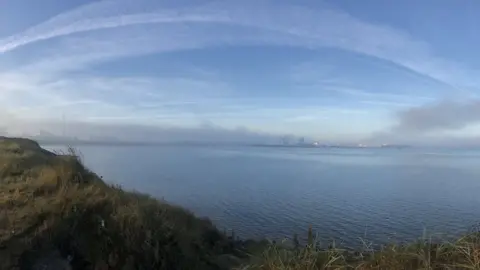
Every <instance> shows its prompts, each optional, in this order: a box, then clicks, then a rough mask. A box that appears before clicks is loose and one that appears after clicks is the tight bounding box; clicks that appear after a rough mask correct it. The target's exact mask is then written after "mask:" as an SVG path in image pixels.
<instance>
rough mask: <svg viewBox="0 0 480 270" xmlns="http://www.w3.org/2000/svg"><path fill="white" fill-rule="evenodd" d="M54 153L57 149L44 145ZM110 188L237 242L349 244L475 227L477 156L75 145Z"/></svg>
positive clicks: (479, 206)
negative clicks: (168, 208) (311, 238)
mask: <svg viewBox="0 0 480 270" xmlns="http://www.w3.org/2000/svg"><path fill="white" fill-rule="evenodd" d="M45 148H47V149H62V148H63V147H61V146H45ZM77 149H79V150H80V152H81V153H82V155H83V160H84V162H85V163H86V165H87V166H88V167H89V168H90V169H92V170H93V171H95V172H96V173H98V174H100V175H102V176H103V177H104V179H105V180H106V181H108V182H111V183H117V184H120V185H122V186H123V187H125V188H126V189H135V190H138V191H142V192H146V193H149V194H151V195H153V196H156V197H158V198H164V199H166V200H168V201H170V202H172V203H174V204H177V205H180V206H184V207H186V208H188V209H190V210H192V211H193V212H194V213H196V214H197V215H199V216H208V217H209V218H210V219H211V220H213V222H214V223H216V225H217V226H218V227H219V228H221V229H227V230H229V229H234V230H235V233H236V234H237V235H239V236H241V237H265V236H266V237H269V238H273V239H282V238H284V237H291V236H292V235H293V234H294V233H298V234H300V235H302V234H303V235H306V233H305V232H306V231H307V229H308V227H309V225H312V226H313V228H314V230H315V231H316V232H317V233H318V237H319V238H320V239H323V240H324V241H329V239H335V241H336V243H342V244H343V245H347V246H356V245H360V244H362V242H361V240H360V239H363V241H367V242H373V243H376V244H382V243H385V242H389V241H397V242H398V241H400V242H401V241H409V240H412V239H417V238H419V237H422V236H423V235H425V234H426V235H433V237H436V236H438V235H442V237H451V236H455V235H458V234H462V233H464V232H466V231H468V230H469V229H471V228H472V226H474V225H475V224H477V223H478V222H480V151H465V150H462V151H459V150H457V151H447V150H443V151H440V150H418V149H403V150H394V149H373V150H372V149H302V148H267V147H205V146H202V147H200V146H195V147H190V146H188V147H187V146H155V147H131V146H125V147H118V146H79V147H77Z"/></svg>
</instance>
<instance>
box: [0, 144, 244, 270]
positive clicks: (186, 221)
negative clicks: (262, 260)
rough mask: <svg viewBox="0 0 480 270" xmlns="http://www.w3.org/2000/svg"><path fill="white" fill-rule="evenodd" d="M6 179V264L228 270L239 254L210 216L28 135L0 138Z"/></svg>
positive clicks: (0, 198)
mask: <svg viewBox="0 0 480 270" xmlns="http://www.w3.org/2000/svg"><path fill="white" fill-rule="evenodd" d="M0 181H1V182H0V207H1V208H0V211H1V212H0V262H1V268H2V269H15V268H17V269H34V266H40V265H50V266H52V265H56V267H57V268H51V269H70V268H69V267H70V266H71V268H72V269H222V268H223V269H226V268H228V267H229V266H230V265H228V264H227V265H225V263H224V262H222V261H225V260H226V259H225V258H224V257H225V254H232V253H235V251H234V249H233V245H232V241H230V240H228V239H227V237H225V236H224V235H223V234H222V233H220V232H219V231H218V230H217V229H216V228H215V227H214V226H213V225H212V224H211V222H210V221H208V220H203V219H199V218H196V217H195V216H194V215H192V214H191V213H189V212H188V211H186V210H184V209H181V208H178V207H175V206H172V205H169V204H167V203H165V202H162V201H158V200H155V199H152V198H150V197H148V196H146V195H142V194H137V193H132V192H125V191H123V190H122V189H120V188H118V187H112V186H108V185H106V184H105V183H104V182H103V181H102V180H101V179H99V177H97V176H96V175H95V174H93V173H92V172H90V171H88V170H87V169H85V167H84V166H82V164H81V163H80V161H79V160H78V158H77V157H76V156H75V155H54V154H52V153H50V152H48V151H45V150H42V149H41V148H40V147H39V145H38V144H37V143H35V142H33V141H30V140H24V139H5V138H3V139H0ZM232 260H233V259H232ZM227 261H228V260H227ZM60 265H63V266H60ZM38 269H43V268H38Z"/></svg>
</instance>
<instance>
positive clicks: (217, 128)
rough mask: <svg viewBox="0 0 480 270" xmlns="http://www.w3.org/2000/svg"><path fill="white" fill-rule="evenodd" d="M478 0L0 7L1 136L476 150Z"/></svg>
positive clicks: (48, 0)
mask: <svg viewBox="0 0 480 270" xmlns="http://www.w3.org/2000/svg"><path fill="white" fill-rule="evenodd" d="M479 12H480V2H478V1H462V2H458V1H447V0H445V1H435V2H434V1H413V0H407V1H401V2H400V1H396V2H388V3H387V2H385V1H380V0H369V1H362V2H360V1H346V0H338V1H333V0H331V1H328V0H325V1H313V0H312V1H307V0H301V1H287V0H281V1H268V0H261V1H253V0H252V1H251V0H245V1H192V0H181V1H178V0H177V1H173V0H169V1H168V0H165V1H154V0H139V1H133V0H116V1H83V0H82V1H80V0H72V1H61V0H44V1H32V0H30V1H28V0H16V1H8V0H7V1H0V133H1V132H2V131H3V132H4V133H8V134H14V135H15V134H36V133H37V132H38V131H39V130H42V129H43V130H49V131H51V132H52V133H57V134H61V133H62V129H64V127H65V125H64V118H66V119H68V132H69V135H71V136H115V137H119V138H127V139H142V138H145V137H147V136H148V137H158V138H163V139H165V140H169V139H178V138H179V137H181V138H187V139H188V138H191V139H201V140H214V141H216V140H223V141H239V140H243V141H246V142H251V141H252V142H253V141H265V140H271V139H274V138H277V137H279V136H283V135H285V134H291V135H295V136H299V137H306V138H311V139H314V140H320V141H327V142H332V143H357V142H365V143H409V144H434V145H477V146H480V136H479V135H480V97H479V93H480V76H479V75H480V62H479V61H478V59H479V52H478V49H477V48H478V47H480V46H479V45H480V33H479V31H480V30H478V28H477V26H478V25H480V17H478V16H477V15H478V13H479Z"/></svg>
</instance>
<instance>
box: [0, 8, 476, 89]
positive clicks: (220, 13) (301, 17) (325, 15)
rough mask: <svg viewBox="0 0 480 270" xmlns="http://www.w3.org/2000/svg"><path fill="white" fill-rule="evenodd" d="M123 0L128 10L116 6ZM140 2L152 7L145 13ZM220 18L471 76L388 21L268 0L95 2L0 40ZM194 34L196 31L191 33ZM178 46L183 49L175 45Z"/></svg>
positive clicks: (0, 47)
mask: <svg viewBox="0 0 480 270" xmlns="http://www.w3.org/2000/svg"><path fill="white" fill-rule="evenodd" d="M122 3H123V4H124V5H126V7H128V9H124V8H119V6H120V7H121V5H122ZM167 3H168V2H167ZM145 4H148V5H149V8H150V9H151V10H153V11H150V12H144V11H145V9H144V8H142V7H143V6H144V5H145ZM187 22H191V23H222V24H232V25H243V26H248V27H253V28H259V29H267V30H273V31H277V32H279V33H284V34H289V35H293V36H295V37H297V39H302V42H301V44H297V45H303V46H307V47H318V46H328V47H336V48H341V49H345V50H350V51H355V52H358V53H362V54H366V55H370V56H374V57H378V58H381V59H385V60H389V61H391V62H394V63H396V64H398V65H401V66H404V67H407V68H409V69H411V70H413V71H416V72H418V73H421V74H423V75H426V76H429V77H431V78H434V79H437V80H440V81H442V82H444V83H447V84H449V85H451V86H452V87H457V86H459V85H462V83H463V81H465V83H467V84H470V85H471V84H473V85H477V83H478V82H477V81H471V80H472V77H471V76H470V75H473V74H470V73H471V72H469V71H468V70H465V69H463V68H462V67H461V66H460V65H459V64H457V63H455V62H452V61H448V60H446V59H442V58H440V57H436V56H435V55H434V53H433V52H432V50H431V49H430V48H429V45H428V44H426V43H425V42H422V41H421V40H417V39H415V38H413V37H411V36H409V35H408V34H407V33H404V32H402V31H399V30H397V29H393V28H391V27H388V26H382V25H375V24H372V23H368V22H364V21H361V20H358V19H356V18H354V17H352V16H350V15H349V14H347V13H344V12H341V11H337V10H332V9H319V10H313V9H306V8H300V7H294V6H287V5H281V4H277V3H275V2H273V1H242V2H241V3H240V2H232V1H221V2H211V3H207V4H200V5H192V6H190V7H188V6H187V7H185V6H183V7H181V8H178V7H176V8H172V7H168V5H167V4H165V3H164V2H161V3H158V4H157V5H155V4H154V3H153V2H150V1H135V5H133V2H132V1H128V2H123V1H120V2H117V1H107V2H95V3H93V4H89V5H86V6H82V7H80V8H77V9H75V10H73V11H70V12H66V13H63V14H60V15H58V16H56V17H54V18H52V19H50V20H48V21H46V22H44V23H42V24H39V25H37V26H35V27H32V28H30V29H28V30H26V31H25V32H23V33H19V34H17V35H13V36H11V37H8V38H6V39H4V40H1V41H0V52H7V51H9V50H13V49H15V48H17V47H19V46H23V45H26V44H29V43H32V42H36V41H39V40H44V39H49V38H54V37H58V36H64V35H69V34H73V33H78V32H84V31H91V30H98V29H105V28H116V27H121V26H128V25H136V24H172V23H187ZM192 33H193V32H192ZM196 36H198V35H196ZM178 49H182V48H181V46H179V48H178Z"/></svg>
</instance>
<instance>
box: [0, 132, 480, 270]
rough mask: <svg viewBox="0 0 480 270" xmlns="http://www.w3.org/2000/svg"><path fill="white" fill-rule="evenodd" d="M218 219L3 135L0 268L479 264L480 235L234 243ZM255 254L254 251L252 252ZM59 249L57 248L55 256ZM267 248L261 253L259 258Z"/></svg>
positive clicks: (262, 269)
mask: <svg viewBox="0 0 480 270" xmlns="http://www.w3.org/2000/svg"><path fill="white" fill-rule="evenodd" d="M231 239H235V237H234V236H233V235H232V237H231V238H230V239H229V238H227V237H226V236H225V235H224V234H222V233H220V232H219V231H218V230H217V229H216V228H215V227H214V226H213V225H212V224H211V222H210V221H208V220H202V219H199V218H196V217H195V216H194V215H193V214H191V213H190V212H188V211H186V210H184V209H181V208H178V207H175V206H172V205H170V204H167V203H165V202H163V201H159V200H155V199H152V198H150V197H148V196H146V195H142V194H138V193H132V192H125V191H123V190H122V189H121V188H119V187H115V186H109V185H107V184H105V183H104V182H103V181H102V180H101V179H100V178H99V177H97V176H96V175H95V174H93V173H91V172H90V171H88V170H87V169H86V168H85V167H84V166H83V165H82V163H81V161H80V160H79V158H78V156H77V155H75V153H74V152H73V151H70V152H68V153H66V155H55V154H52V153H50V152H47V151H45V150H42V149H41V148H40V147H39V146H38V144H36V143H35V142H32V141H29V140H22V139H2V138H0V269H33V268H32V266H33V265H35V264H38V262H39V261H41V260H47V261H48V260H51V261H53V259H49V258H50V257H52V256H53V257H56V258H62V259H63V261H61V262H59V264H63V266H62V267H59V268H50V269H102V270H103V269H169V270H170V269H200V270H201V269H230V268H233V267H238V265H241V264H242V261H243V262H247V263H244V265H246V266H244V267H243V268H242V267H240V268H238V269H245V270H246V269H251V270H254V269H255V270H256V269H258V270H304V269H305V270H308V269H312V270H313V269H393V270H395V269H478V270H480V237H479V235H478V233H472V234H470V235H468V236H466V237H463V238H461V239H459V240H457V241H456V242H454V243H441V244H438V243H431V242H429V241H419V242H417V243H413V244H410V245H391V246H387V247H384V248H382V249H381V250H377V251H372V250H371V249H369V248H366V249H365V251H358V252H347V251H345V250H342V249H339V248H336V247H335V246H334V245H332V246H331V247H329V248H327V249H322V248H320V246H319V245H317V243H316V241H315V239H314V237H313V233H312V231H311V229H310V230H309V233H308V239H309V240H308V245H307V246H306V247H300V246H299V244H298V242H296V243H295V245H294V246H296V248H286V247H285V245H282V244H268V243H267V244H265V243H264V242H260V243H259V242H255V241H251V240H249V241H245V242H242V241H233V240H231ZM247 251H248V252H249V257H247V258H246V259H244V260H242V259H241V258H242V256H243V255H245V253H246V252H247ZM52 254H54V255H52ZM259 254H260V255H259Z"/></svg>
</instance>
